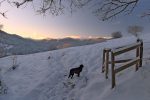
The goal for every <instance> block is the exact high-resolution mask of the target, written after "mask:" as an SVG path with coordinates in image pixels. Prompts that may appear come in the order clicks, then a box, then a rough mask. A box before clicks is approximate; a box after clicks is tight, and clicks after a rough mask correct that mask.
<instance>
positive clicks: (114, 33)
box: [111, 31, 122, 38]
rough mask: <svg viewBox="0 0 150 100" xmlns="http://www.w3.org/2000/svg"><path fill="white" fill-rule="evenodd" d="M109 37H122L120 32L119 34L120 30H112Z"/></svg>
mask: <svg viewBox="0 0 150 100" xmlns="http://www.w3.org/2000/svg"><path fill="white" fill-rule="evenodd" d="M111 37H112V38H121V37H122V34H121V32H120V31H118V32H113V33H112V34H111Z"/></svg>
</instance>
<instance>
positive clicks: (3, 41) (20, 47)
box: [0, 30, 106, 56]
mask: <svg viewBox="0 0 150 100" xmlns="http://www.w3.org/2000/svg"><path fill="white" fill-rule="evenodd" d="M103 41H106V39H103V38H96V39H73V38H63V39H43V40H33V39H28V38H23V37H21V36H18V35H14V34H8V33H6V32H4V31H2V30H0V52H2V51H3V52H5V53H3V54H2V53H1V54H2V55H3V56H4V55H11V54H31V53H37V52H44V51H49V50H56V49H62V48H67V47H73V46H82V45H88V44H94V43H99V42H103Z"/></svg>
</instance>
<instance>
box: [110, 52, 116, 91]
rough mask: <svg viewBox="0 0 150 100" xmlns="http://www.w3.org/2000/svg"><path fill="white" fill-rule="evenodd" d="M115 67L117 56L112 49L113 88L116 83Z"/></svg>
mask: <svg viewBox="0 0 150 100" xmlns="http://www.w3.org/2000/svg"><path fill="white" fill-rule="evenodd" d="M114 67H115V56H114V54H113V52H112V51H111V70H112V72H111V73H112V88H114V87H115V85H116V82H115V69H114Z"/></svg>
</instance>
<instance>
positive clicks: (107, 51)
mask: <svg viewBox="0 0 150 100" xmlns="http://www.w3.org/2000/svg"><path fill="white" fill-rule="evenodd" d="M105 50H106V62H105V65H106V66H105V67H106V73H105V77H106V79H108V71H109V51H110V49H105Z"/></svg>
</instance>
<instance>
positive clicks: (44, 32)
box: [0, 0, 150, 39]
mask: <svg viewBox="0 0 150 100" xmlns="http://www.w3.org/2000/svg"><path fill="white" fill-rule="evenodd" d="M141 1H142V2H140V5H139V6H137V7H136V8H135V10H134V12H133V14H132V15H129V16H124V15H121V16H119V17H116V18H115V19H113V20H109V21H105V22H103V21H100V20H98V18H97V17H96V16H94V14H93V13H92V10H89V9H90V8H88V9H85V8H83V9H79V10H78V11H77V12H74V13H73V14H72V15H71V14H70V13H69V12H65V14H63V15H60V16H56V17H55V16H51V15H46V16H42V15H38V14H37V13H36V12H35V11H34V9H33V4H32V3H29V4H28V5H24V6H22V7H21V8H20V9H17V8H16V7H12V6H10V5H8V4H6V3H5V4H2V5H1V9H0V11H6V10H8V12H7V13H6V14H7V17H8V19H5V18H3V17H2V16H0V23H1V24H3V25H4V28H3V30H4V31H6V32H8V33H11V34H18V35H20V36H23V37H27V38H34V39H43V38H64V37H74V38H88V37H100V36H109V35H110V34H111V33H112V32H115V31H121V32H122V34H123V35H125V36H127V35H128V34H127V28H128V26H131V25H139V26H143V27H144V31H143V33H149V32H150V28H149V26H150V20H149V19H148V18H140V17H139V16H140V14H141V12H143V11H144V10H145V11H147V9H150V8H149V5H150V0H141ZM123 16H124V17H123Z"/></svg>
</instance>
